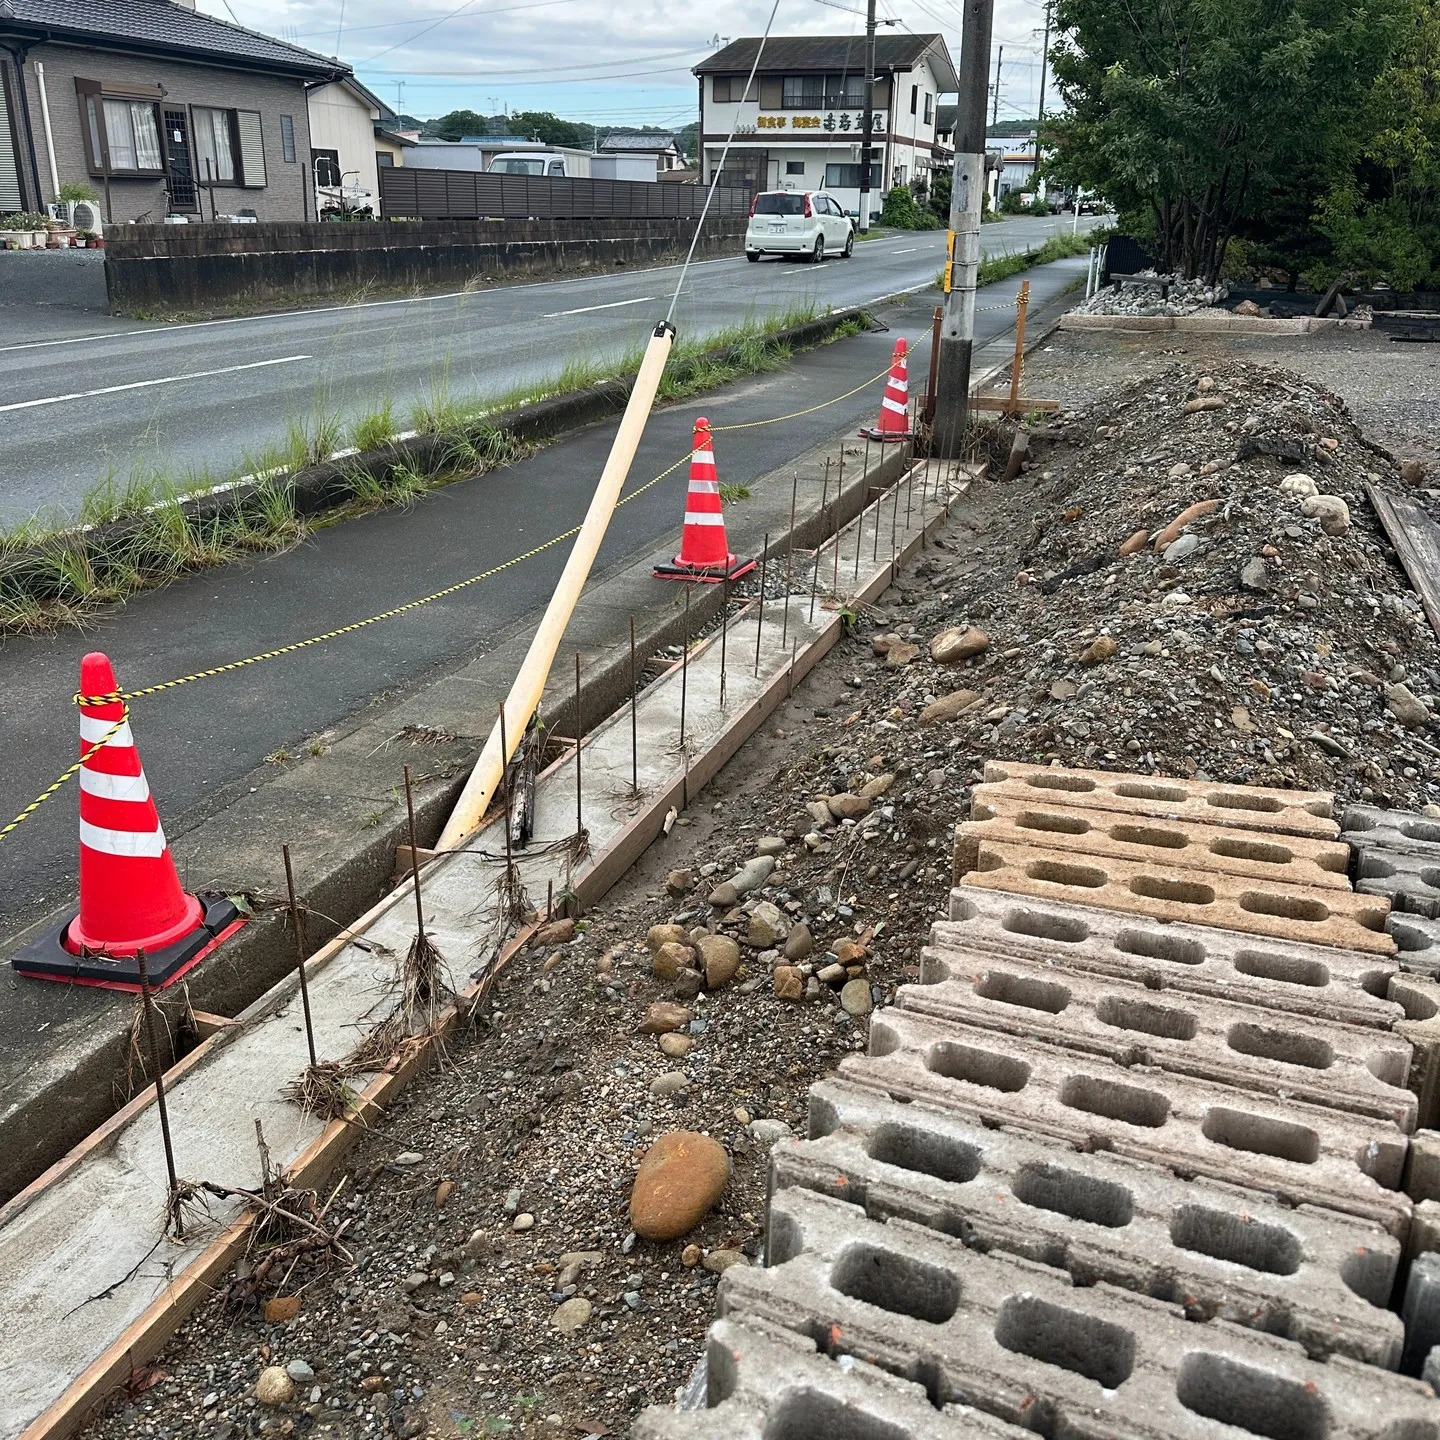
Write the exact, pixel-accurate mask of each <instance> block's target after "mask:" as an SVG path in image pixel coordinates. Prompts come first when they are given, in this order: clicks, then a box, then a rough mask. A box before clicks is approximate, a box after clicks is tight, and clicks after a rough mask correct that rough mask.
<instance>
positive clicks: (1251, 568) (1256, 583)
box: [1240, 555, 1270, 590]
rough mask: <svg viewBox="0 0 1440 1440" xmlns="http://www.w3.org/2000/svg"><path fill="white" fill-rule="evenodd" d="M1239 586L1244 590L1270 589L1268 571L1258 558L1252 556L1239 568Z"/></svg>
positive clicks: (1262, 561)
mask: <svg viewBox="0 0 1440 1440" xmlns="http://www.w3.org/2000/svg"><path fill="white" fill-rule="evenodd" d="M1240 584H1241V585H1242V586H1244V588H1245V589H1246V590H1268V589H1269V588H1270V571H1269V570H1268V569H1267V568H1266V565H1265V562H1264V560H1262V559H1261V558H1260V556H1258V555H1254V556H1252V557H1251V558H1250V559H1249V560H1247V561H1246V562H1245V564H1244V565H1243V566H1241V569H1240Z"/></svg>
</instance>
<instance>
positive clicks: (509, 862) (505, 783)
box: [405, 700, 515, 935]
mask: <svg viewBox="0 0 1440 1440" xmlns="http://www.w3.org/2000/svg"><path fill="white" fill-rule="evenodd" d="M500 745H501V753H502V754H508V753H509V747H508V746H506V744H505V702H504V701H503V700H502V701H501V702H500ZM405 781H406V786H407V788H408V786H409V781H410V767H409V766H408V765H407V766H406V767H405ZM500 803H501V804H502V805H503V806H504V807H505V879H506V881H507V882H508V881H509V879H510V877H511V876H512V875H514V873H515V860H514V857H513V855H512V854H511V850H510V766H509V764H508V763H507V764H506V765H505V766H504V768H503V769H502V770H501V771H500ZM415 913H416V915H417V916H419V919H420V933H421V934H422V935H423V934H424V933H425V917H424V915H423V914H422V913H421V910H420V887H419V885H416V887H415Z"/></svg>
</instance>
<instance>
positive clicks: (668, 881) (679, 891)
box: [665, 870, 695, 896]
mask: <svg viewBox="0 0 1440 1440" xmlns="http://www.w3.org/2000/svg"><path fill="white" fill-rule="evenodd" d="M665 888H666V890H668V891H669V892H670V894H672V895H677V896H678V895H684V894H686V893H687V892H689V891H691V890H693V889H694V888H695V872H694V871H693V870H672V871H671V872H670V873H669V874H668V875H667V876H666V877H665Z"/></svg>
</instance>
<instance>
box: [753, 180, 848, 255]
mask: <svg viewBox="0 0 1440 1440" xmlns="http://www.w3.org/2000/svg"><path fill="white" fill-rule="evenodd" d="M854 252H855V225H854V222H853V221H852V220H851V219H850V217H849V216H848V215H847V214H846V213H845V212H844V211H843V210H842V209H841V208H840V205H839V202H838V201H837V200H836V199H835V197H834V196H833V195H827V194H825V192H824V191H823V190H766V191H763V192H762V193H761V194H759V195H757V196H756V197H755V199H754V201H753V202H752V203H751V205H750V223H749V225H748V226H746V229H745V258H746V259H747V260H751V261H756V260H759V258H760V257H761V256H762V255H803V256H804V257H805V259H807V260H809V261H811V262H813V263H815V264H818V263H819V262H820V261H821V260H823V259H824V258H825V257H826V256H827V255H843V256H845V258H846V259H847V260H848V259H849V258H850V256H851V255H852V254H854Z"/></svg>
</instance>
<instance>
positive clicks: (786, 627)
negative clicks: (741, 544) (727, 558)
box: [780, 470, 800, 648]
mask: <svg viewBox="0 0 1440 1440" xmlns="http://www.w3.org/2000/svg"><path fill="white" fill-rule="evenodd" d="M799 488H800V472H799V471H798V470H796V471H795V472H794V474H793V475H792V476H791V477H790V544H789V547H788V548H787V550H786V552H785V615H784V618H783V619H782V620H781V621H780V644H781V647H782V648H783V647H784V644H785V640H786V638H787V637H788V636H789V634H790V587H791V585H792V584H793V583H794V578H795V495H796V492H797V490H798V489H799Z"/></svg>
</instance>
